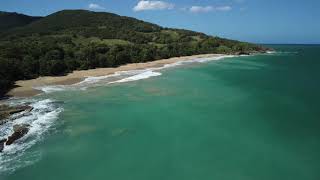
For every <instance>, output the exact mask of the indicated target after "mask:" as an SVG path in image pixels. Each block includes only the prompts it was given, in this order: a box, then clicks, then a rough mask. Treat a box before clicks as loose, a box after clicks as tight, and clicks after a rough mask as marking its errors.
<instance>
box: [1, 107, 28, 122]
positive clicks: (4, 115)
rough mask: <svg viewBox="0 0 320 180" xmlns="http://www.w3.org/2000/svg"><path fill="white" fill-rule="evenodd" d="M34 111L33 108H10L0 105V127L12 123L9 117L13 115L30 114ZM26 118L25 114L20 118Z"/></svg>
mask: <svg viewBox="0 0 320 180" xmlns="http://www.w3.org/2000/svg"><path fill="white" fill-rule="evenodd" d="M32 110H33V107H31V106H27V105H24V106H8V105H0V125H2V124H4V123H6V122H8V121H10V119H9V117H10V116H12V115H13V114H16V113H20V112H24V111H25V112H26V113H29V112H31V111H32ZM22 116H24V114H22V115H20V116H19V117H22ZM14 119H17V118H13V119H11V120H14Z"/></svg>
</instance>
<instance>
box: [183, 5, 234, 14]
mask: <svg viewBox="0 0 320 180" xmlns="http://www.w3.org/2000/svg"><path fill="white" fill-rule="evenodd" d="M231 9H232V7H231V6H215V7H214V6H192V7H191V8H189V11H190V12H192V13H205V12H210V11H230V10H231Z"/></svg>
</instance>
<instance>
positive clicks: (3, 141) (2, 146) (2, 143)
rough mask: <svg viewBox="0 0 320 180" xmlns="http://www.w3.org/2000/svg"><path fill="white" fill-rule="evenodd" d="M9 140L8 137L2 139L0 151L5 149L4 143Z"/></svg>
mask: <svg viewBox="0 0 320 180" xmlns="http://www.w3.org/2000/svg"><path fill="white" fill-rule="evenodd" d="M6 141H7V139H2V140H0V152H2V151H3V148H4V143H5V142H6Z"/></svg>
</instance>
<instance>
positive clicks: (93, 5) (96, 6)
mask: <svg viewBox="0 0 320 180" xmlns="http://www.w3.org/2000/svg"><path fill="white" fill-rule="evenodd" d="M88 8H89V9H97V10H101V9H105V8H104V7H102V6H100V5H99V4H94V3H91V4H89V6H88Z"/></svg>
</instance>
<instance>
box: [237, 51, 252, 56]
mask: <svg viewBox="0 0 320 180" xmlns="http://www.w3.org/2000/svg"><path fill="white" fill-rule="evenodd" d="M237 55H239V56H241V55H250V52H245V51H240V52H238V53H237Z"/></svg>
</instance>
